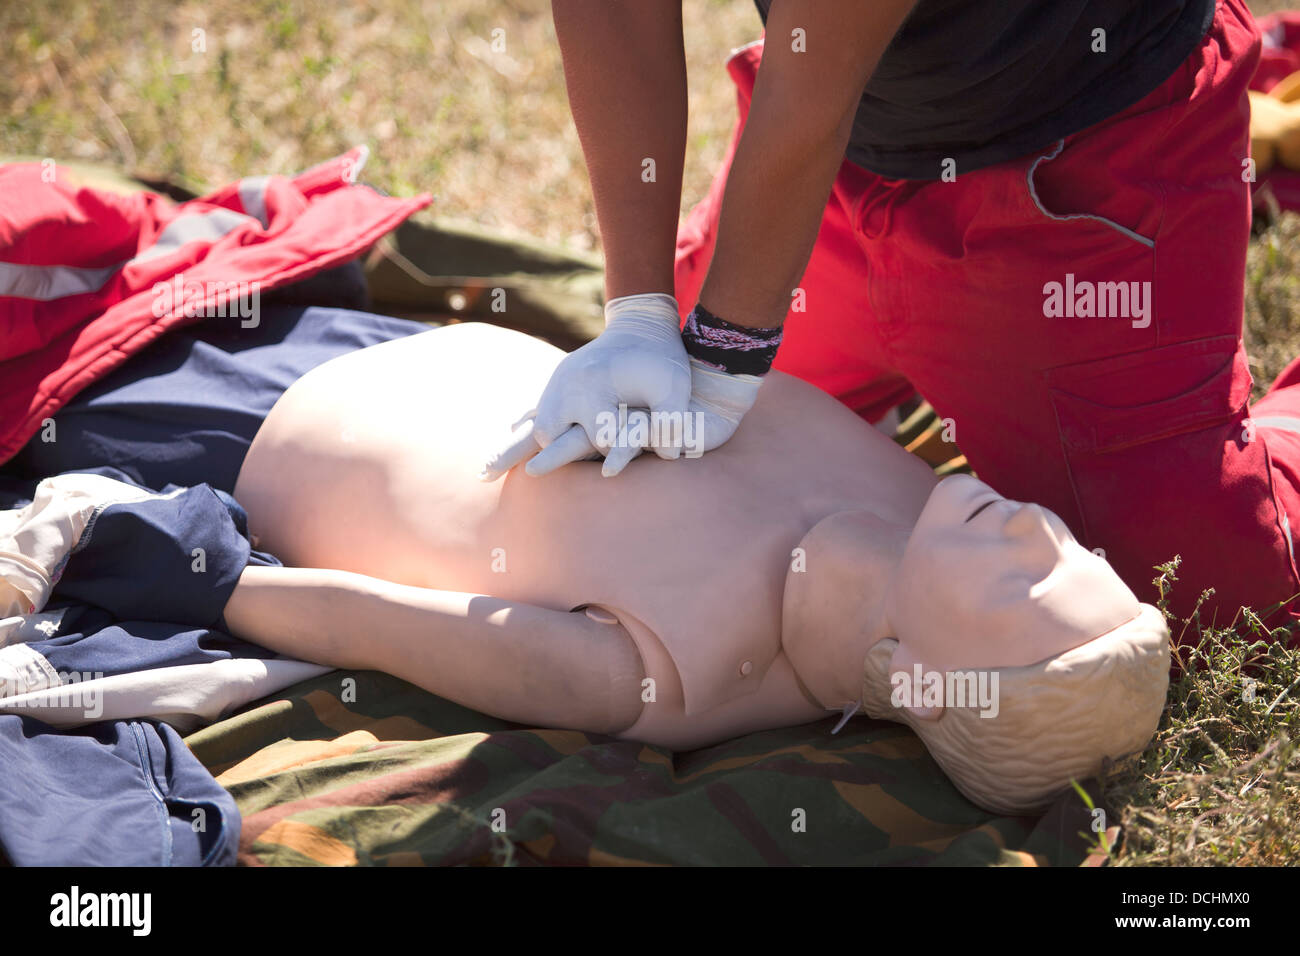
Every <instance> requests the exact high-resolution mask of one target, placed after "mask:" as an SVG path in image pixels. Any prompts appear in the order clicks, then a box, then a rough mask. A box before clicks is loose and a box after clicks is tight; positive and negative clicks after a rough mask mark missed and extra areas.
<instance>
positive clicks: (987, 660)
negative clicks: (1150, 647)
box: [886, 475, 1140, 672]
mask: <svg viewBox="0 0 1300 956" xmlns="http://www.w3.org/2000/svg"><path fill="white" fill-rule="evenodd" d="M886 600H887V601H888V610H887V616H888V618H889V623H890V626H891V629H892V631H893V633H894V634H895V636H896V637H897V638H898V641H899V651H898V653H897V654H895V656H894V662H893V665H892V667H893V670H894V671H898V670H910V669H911V668H912V666H913V665H914V664H916V663H920V664H921V665H922V668H923V670H925V671H931V670H934V671H940V672H944V671H950V670H958V669H963V670H964V669H971V668H999V667H1019V666H1025V665H1029V664H1034V663H1037V662H1039V661H1042V660H1044V659H1046V658H1048V657H1053V656H1055V655H1057V654H1060V653H1062V652H1063V651H1066V650H1069V649H1071V648H1074V647H1078V646H1079V645H1081V644H1084V643H1087V642H1088V641H1091V640H1092V639H1093V638H1096V637H1099V636H1101V635H1102V634H1104V633H1106V632H1107V631H1110V630H1111V629H1113V628H1115V627H1118V626H1119V625H1121V624H1123V623H1125V622H1126V621H1129V620H1132V619H1133V618H1134V617H1136V616H1137V614H1138V612H1139V610H1140V605H1139V603H1138V600H1137V598H1136V597H1135V596H1134V595H1133V592H1132V591H1130V590H1129V589H1128V587H1127V586H1126V585H1125V584H1124V583H1123V582H1122V581H1121V580H1120V579H1119V576H1118V575H1116V574H1115V572H1114V570H1112V569H1111V567H1110V565H1108V564H1107V563H1106V562H1105V561H1104V560H1103V559H1102V558H1101V557H1100V556H1098V555H1096V554H1093V553H1092V552H1091V551H1088V550H1087V549H1085V548H1084V547H1083V546H1082V545H1080V544H1079V543H1078V541H1076V540H1075V538H1074V536H1073V535H1072V534H1071V533H1070V531H1069V529H1068V528H1066V526H1065V523H1064V522H1063V521H1061V519H1060V518H1058V517H1057V516H1056V515H1055V514H1053V513H1052V512H1050V511H1048V510H1047V509H1045V508H1042V507H1040V506H1038V505H1034V504H1023V503H1021V502H1017V501H1009V500H1007V499H1006V498H1003V497H1002V496H1001V495H999V494H998V493H997V492H995V491H994V490H993V489H992V488H990V487H989V486H988V485H986V484H984V483H983V482H982V481H979V480H977V479H975V478H972V477H970V476H968V475H953V476H950V477H948V478H945V479H944V480H943V481H941V482H940V483H939V484H938V485H937V486H935V489H934V491H933V493H932V494H931V496H930V499H929V501H928V502H927V503H926V506H925V508H924V510H923V511H922V512H921V516H920V518H919V519H918V521H917V524H916V528H915V529H914V530H913V532H912V535H911V537H910V538H909V540H908V542H907V547H906V548H905V550H904V552H903V557H902V560H901V561H900V563H899V567H898V572H897V577H896V579H895V581H894V587H893V588H892V589H891V591H890V594H889V596H888V597H887V599H886Z"/></svg>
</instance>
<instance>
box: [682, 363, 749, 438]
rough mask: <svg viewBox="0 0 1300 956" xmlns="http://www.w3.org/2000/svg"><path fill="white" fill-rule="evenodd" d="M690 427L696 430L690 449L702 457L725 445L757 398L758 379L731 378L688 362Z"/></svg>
mask: <svg viewBox="0 0 1300 956" xmlns="http://www.w3.org/2000/svg"><path fill="white" fill-rule="evenodd" d="M690 361H691V404H690V412H691V415H692V422H691V425H693V426H694V428H695V438H694V442H695V443H698V444H697V446H696V448H691V449H689V450H690V453H691V454H694V453H695V451H696V450H697V449H698V451H699V452H701V453H703V452H706V451H712V450H713V449H715V448H717V447H718V446H719V445H721V444H724V443H725V442H726V441H727V439H728V438H730V437H731V436H732V435H733V434H735V432H736V426H737V425H739V424H740V420H741V419H742V418H743V417H744V416H745V412H747V411H749V410H750V408H751V407H753V404H754V400H755V399H757V398H758V389H759V386H761V385H762V384H763V376H761V375H732V374H730V373H728V372H722V371H719V370H718V369H715V368H710V367H709V366H708V365H705V364H704V363H703V362H701V361H700V360H699V359H696V358H692V359H691V360H690Z"/></svg>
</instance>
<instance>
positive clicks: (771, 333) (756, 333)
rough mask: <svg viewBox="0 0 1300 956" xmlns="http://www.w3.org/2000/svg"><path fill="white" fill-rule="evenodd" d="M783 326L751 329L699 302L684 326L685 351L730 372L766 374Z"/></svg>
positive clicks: (706, 363) (712, 366) (710, 365)
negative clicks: (721, 316)
mask: <svg viewBox="0 0 1300 956" xmlns="http://www.w3.org/2000/svg"><path fill="white" fill-rule="evenodd" d="M781 334H782V328H781V326H777V327H776V328H774V329H751V328H748V327H747V326H743V325H736V324H735V323H734V322H728V321H727V320H726V319H720V318H718V317H717V316H716V315H714V314H713V313H712V312H710V311H709V310H708V309H706V308H705V307H704V306H702V305H700V304H699V303H698V302H697V303H696V304H695V308H693V309H691V314H690V315H688V316H687V317H686V324H685V325H684V326H683V327H682V343H683V344H684V345H685V346H686V354H688V355H690V356H691V357H692V358H694V359H698V360H699V361H700V362H702V363H704V364H705V365H707V366H709V367H710V368H716V369H718V370H719V371H721V372H727V373H728V374H731V375H766V374H767V373H768V372H769V371H770V370H771V368H772V362H773V361H774V360H775V359H776V350H777V347H778V346H780V344H781Z"/></svg>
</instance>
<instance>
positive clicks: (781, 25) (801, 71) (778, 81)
mask: <svg viewBox="0 0 1300 956" xmlns="http://www.w3.org/2000/svg"><path fill="white" fill-rule="evenodd" d="M915 5H916V0H869V2H867V0H818V2H817V3H807V2H804V0H799V2H795V0H773V2H772V7H771V9H770V10H769V11H768V15H767V31H766V37H767V41H766V43H765V44H764V45H763V61H762V64H761V66H760V67H759V70H758V78H757V80H756V82H755V86H754V105H753V108H754V109H762V108H763V105H762V104H763V102H764V101H768V100H775V101H781V102H785V101H790V102H792V103H793V104H795V106H796V107H797V109H796V110H787V111H786V113H787V115H790V116H791V118H792V120H795V121H799V122H807V123H818V124H823V125H824V124H830V125H832V126H834V125H839V124H843V123H851V122H852V119H853V116H854V115H855V114H856V112H857V105H858V102H859V100H861V99H862V90H863V88H864V87H865V86H866V85H867V81H868V80H869V79H871V74H872V73H873V72H875V69H876V65H877V64H878V63H879V62H880V57H881V55H882V54H883V53H884V52H885V48H886V47H888V46H889V43H890V41H891V40H893V38H894V34H895V33H897V32H898V29H899V27H900V26H902V24H903V21H904V20H905V19H907V15H908V14H909V13H910V12H911V10H912V8H913V7H914V6H915Z"/></svg>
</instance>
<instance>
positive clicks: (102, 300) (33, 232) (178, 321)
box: [0, 148, 430, 463]
mask: <svg viewBox="0 0 1300 956" xmlns="http://www.w3.org/2000/svg"><path fill="white" fill-rule="evenodd" d="M365 155H366V154H365V150H364V149H363V148H362V149H355V150H352V151H351V152H349V153H347V154H345V155H343V156H340V157H338V158H336V159H333V160H331V161H329V162H327V163H323V164H322V165H320V166H317V167H315V168H313V169H309V170H308V171H307V172H305V173H301V174H300V175H298V176H295V177H293V178H292V179H287V178H285V177H282V176H259V177H250V178H246V179H242V180H240V181H239V182H237V183H233V184H231V185H229V186H226V187H224V188H222V189H219V190H217V191H216V192H214V193H212V194H210V195H208V196H204V197H203V198H201V199H195V200H192V201H190V202H185V203H180V204H177V203H174V202H172V201H171V200H169V199H167V198H165V197H163V196H159V195H157V194H155V193H149V192H140V193H134V194H130V195H119V194H116V193H111V192H105V191H102V190H98V189H90V188H85V187H79V186H78V185H77V184H76V183H75V181H74V176H73V174H72V173H71V172H70V171H69V170H67V169H66V168H63V167H58V166H55V165H54V164H53V163H50V162H48V161H46V162H42V163H14V164H9V165H4V166H0V463H3V462H4V461H7V460H8V459H10V458H11V457H13V455H14V454H15V453H16V452H17V451H18V450H19V449H20V448H22V446H23V445H24V444H25V443H26V442H27V440H28V439H29V438H31V437H32V436H33V435H34V434H36V432H37V431H38V430H39V429H40V428H41V423H42V422H43V421H44V420H45V419H46V418H48V417H50V416H52V415H53V414H54V413H55V412H56V411H58V409H59V408H61V407H62V406H63V405H64V404H65V403H66V402H67V401H68V400H69V399H70V398H72V396H74V395H75V394H77V392H79V391H80V390H81V389H83V388H85V387H86V386H87V385H89V384H91V383H92V382H94V381H96V380H97V379H99V378H101V377H102V376H104V375H105V374H107V373H108V372H109V371H111V370H112V369H114V368H116V367H117V366H118V365H120V364H122V362H124V361H126V359H127V358H128V357H129V356H131V355H132V354H133V353H135V352H137V351H139V350H140V349H142V348H144V347H145V346H146V345H148V344H149V343H150V342H152V341H153V340H154V339H156V338H157V337H158V336H160V335H162V334H163V333H164V332H166V331H167V330H168V329H172V328H175V327H178V326H180V325H184V324H187V323H190V322H194V321H197V320H198V319H200V318H206V319H208V320H209V321H219V322H243V323H244V324H246V325H251V324H253V323H254V322H256V321H257V320H258V319H257V315H256V312H257V310H258V308H259V307H260V295H261V294H262V293H264V292H267V291H269V290H271V289H273V288H275V287H277V286H283V285H287V284H289V283H291V282H296V281H298V280H300V279H305V278H307V277H308V276H311V275H313V274H315V273H317V272H320V271H321V270H323V269H328V268H330V267H331V266H336V265H339V264H341V263H343V262H346V261H348V260H350V259H353V258H355V257H356V256H357V255H359V254H360V253H361V252H363V251H364V250H365V249H366V248H367V247H369V246H370V245H372V244H373V243H374V242H375V241H377V240H378V239H379V238H380V237H381V236H383V235H384V234H385V233H387V232H389V231H390V230H392V229H393V228H395V227H396V226H397V225H398V224H399V223H401V222H402V221H403V220H404V219H406V218H407V217H408V216H410V215H411V214H413V213H414V212H416V211H417V210H419V209H422V208H424V207H425V206H427V205H428V204H429V201H430V197H429V196H428V195H427V194H426V195H421V196H417V197H415V198H413V199H395V198H389V197H385V196H381V195H379V194H378V193H376V192H375V191H374V190H372V189H369V188H367V187H365V186H360V185H355V184H354V180H355V178H356V172H357V170H358V169H359V168H360V166H361V164H362V163H363V162H364V161H365Z"/></svg>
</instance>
